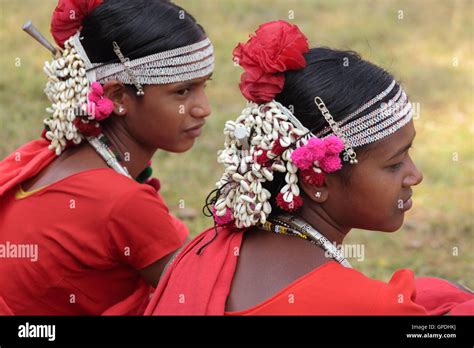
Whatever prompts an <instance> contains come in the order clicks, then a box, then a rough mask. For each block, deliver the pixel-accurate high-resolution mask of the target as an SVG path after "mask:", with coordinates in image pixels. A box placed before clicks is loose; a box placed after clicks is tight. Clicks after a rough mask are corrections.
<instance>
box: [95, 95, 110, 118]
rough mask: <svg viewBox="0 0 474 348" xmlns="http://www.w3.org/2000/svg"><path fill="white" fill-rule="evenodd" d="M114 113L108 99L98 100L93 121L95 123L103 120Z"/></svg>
mask: <svg viewBox="0 0 474 348" xmlns="http://www.w3.org/2000/svg"><path fill="white" fill-rule="evenodd" d="M112 111H114V103H113V101H112V100H110V99H108V98H103V99H100V100H99V101H98V102H97V103H96V108H95V119H96V120H97V121H102V120H105V119H106V118H107V117H109V116H110V114H111V113H112Z"/></svg>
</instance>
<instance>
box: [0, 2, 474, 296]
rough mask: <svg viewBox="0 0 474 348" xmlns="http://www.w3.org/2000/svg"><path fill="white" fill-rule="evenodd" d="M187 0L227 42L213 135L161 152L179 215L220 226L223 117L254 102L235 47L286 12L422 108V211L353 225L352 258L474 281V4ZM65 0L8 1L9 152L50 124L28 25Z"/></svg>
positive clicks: (3, 85)
mask: <svg viewBox="0 0 474 348" xmlns="http://www.w3.org/2000/svg"><path fill="white" fill-rule="evenodd" d="M131 1H133V0H131ZM176 3H178V4H179V5H181V6H183V7H184V8H185V9H187V10H188V11H189V12H190V13H191V14H193V15H194V16H195V17H196V18H197V20H198V22H199V23H200V24H202V25H203V26H204V28H205V29H206V31H207V32H208V34H209V36H210V38H211V39H212V41H213V44H214V46H215V49H216V71H215V73H214V80H213V81H212V82H211V83H209V86H208V95H209V98H210V102H211V104H212V107H213V113H212V116H211V118H210V119H209V122H208V124H207V125H206V128H205V131H204V133H203V135H202V136H201V138H199V139H198V141H197V143H196V145H195V146H194V148H193V149H192V150H191V151H189V152H187V153H185V154H170V153H166V152H161V151H159V152H157V153H156V155H155V158H154V166H155V168H154V169H155V173H158V176H159V178H160V179H161V181H162V190H161V193H162V194H163V196H164V197H165V199H166V201H167V202H168V204H169V205H170V207H171V209H172V210H173V211H174V212H175V213H177V214H179V213H180V208H179V204H180V203H181V205H183V203H184V206H185V207H186V208H191V209H196V210H198V215H197V217H195V218H194V219H191V220H188V221H187V223H188V225H189V227H190V230H191V231H192V233H193V234H195V233H198V232H200V231H202V230H203V229H204V228H206V227H208V226H209V225H210V223H211V221H210V220H209V219H208V218H205V217H204V216H202V215H201V214H200V208H201V207H202V204H203V201H204V198H205V197H206V195H207V194H208V192H209V191H210V190H212V189H213V188H214V183H215V182H216V181H217V180H218V178H219V177H220V174H221V171H222V168H221V167H220V166H219V165H218V164H217V163H216V151H217V150H218V149H219V148H221V147H222V144H223V135H222V128H223V125H224V122H225V120H228V119H235V118H236V117H237V116H238V115H239V112H240V110H241V109H242V108H243V106H244V104H245V101H244V99H243V97H242V96H241V94H240V92H239V89H238V81H239V76H240V73H241V69H240V68H239V67H235V66H234V64H233V62H232V60H231V52H232V49H233V48H234V47H235V45H236V44H237V42H242V41H245V40H246V39H247V37H248V34H249V33H251V32H253V31H254V30H255V29H256V28H257V26H258V25H259V24H260V23H263V22H265V21H270V20H275V19H285V20H289V21H291V22H294V23H296V24H298V25H299V26H300V27H301V29H302V31H303V32H304V33H306V35H307V36H308V38H309V40H310V43H311V46H319V45H324V46H330V47H334V48H344V49H353V50H356V51H358V52H359V53H360V54H361V55H362V56H363V58H365V59H367V60H370V61H372V62H374V63H376V64H378V65H381V66H383V67H384V68H386V69H388V70H389V71H391V72H392V73H393V74H394V75H395V76H396V78H397V79H398V80H400V81H402V82H403V84H404V87H405V89H406V91H407V93H408V94H409V96H410V98H411V99H412V101H413V102H416V103H419V104H420V111H421V113H420V116H419V118H417V119H416V120H415V127H416V129H417V134H418V135H417V139H416V141H415V144H414V148H413V149H412V150H411V153H412V156H413V159H414V160H415V162H416V163H417V165H418V166H419V167H420V169H421V170H422V171H423V173H424V181H423V183H422V184H421V185H420V186H417V187H414V207H413V208H412V209H411V210H410V211H408V212H407V213H406V219H405V224H404V226H403V228H401V229H400V231H398V232H396V233H393V234H385V233H377V232H374V231H360V230H353V231H352V232H351V234H350V236H349V237H348V239H347V242H348V243H364V245H365V260H364V262H357V261H355V260H353V264H354V266H355V267H356V268H358V269H360V270H361V271H363V272H365V273H366V274H367V275H369V276H371V277H375V278H378V279H382V280H385V281H387V280H389V279H390V276H391V274H392V273H393V272H394V271H395V270H396V269H398V268H411V269H413V270H414V271H415V273H416V274H417V275H433V276H440V277H445V278H448V279H451V280H454V281H457V282H459V283H461V284H464V285H467V286H469V287H471V288H473V287H474V276H473V274H474V252H473V251H474V248H473V240H474V237H473V235H474V233H473V180H472V178H473V163H474V162H473V153H474V151H473V140H472V139H473V132H474V124H473V119H472V115H473V84H474V74H473V4H474V2H473V1H472V0H466V1H462V0H460V1H442V0H422V1H416V2H414V1H366V0H363V1H355V0H351V1H347V0H346V1H342V0H337V1H329V0H324V1H319V0H293V1H284V0H273V1H270V0H260V1H258V2H256V1H250V0H199V1H198V0H177V1H176ZM55 4H56V2H55V1H53V0H21V1H16V0H0V5H1V6H0V11H1V13H0V42H1V47H0V66H1V67H2V71H1V73H0V92H1V93H0V139H1V143H0V158H3V157H5V156H6V155H7V154H8V153H10V152H11V151H13V150H14V149H15V148H17V147H18V146H20V145H21V144H23V143H25V142H27V141H29V140H31V139H35V138H38V136H39V134H40V132H41V129H42V119H43V118H44V117H45V112H44V109H45V107H46V106H47V105H48V103H47V98H46V96H44V94H43V92H42V90H43V87H44V84H45V82H46V77H45V75H44V73H43V71H42V65H43V63H44V61H45V60H47V59H49V58H50V57H49V54H48V52H47V51H46V50H45V49H44V48H42V47H41V46H39V44H37V43H36V42H34V41H33V40H32V39H31V38H30V37H29V36H28V35H26V34H25V33H23V32H22V30H21V25H22V24H23V23H24V22H25V21H26V20H27V19H32V20H33V22H34V23H35V24H36V26H37V27H38V28H39V29H40V30H41V31H42V32H43V33H45V34H47V36H48V38H49V37H50V35H49V32H48V30H49V21H50V17H51V13H52V10H53V8H54V6H55ZM289 16H294V19H289ZM400 17H403V18H400ZM456 159H457V160H456ZM453 248H457V250H458V254H457V255H453V254H455V253H454V252H453V251H454V250H455V249H453Z"/></svg>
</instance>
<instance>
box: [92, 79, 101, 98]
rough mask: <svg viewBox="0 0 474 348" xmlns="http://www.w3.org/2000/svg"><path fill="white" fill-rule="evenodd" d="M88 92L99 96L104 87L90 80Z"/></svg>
mask: <svg viewBox="0 0 474 348" xmlns="http://www.w3.org/2000/svg"><path fill="white" fill-rule="evenodd" d="M90 92H91V93H95V94H97V95H98V96H99V97H100V96H102V95H103V94H104V88H103V87H102V85H101V84H100V83H99V82H92V83H91V87H90Z"/></svg>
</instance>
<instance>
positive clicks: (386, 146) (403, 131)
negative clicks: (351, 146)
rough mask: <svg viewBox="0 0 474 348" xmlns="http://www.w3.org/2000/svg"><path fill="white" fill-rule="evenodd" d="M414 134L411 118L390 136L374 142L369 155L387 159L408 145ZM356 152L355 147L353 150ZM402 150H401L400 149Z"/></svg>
mask: <svg viewBox="0 0 474 348" xmlns="http://www.w3.org/2000/svg"><path fill="white" fill-rule="evenodd" d="M415 135H416V130H415V126H414V123H413V120H410V122H408V123H407V124H406V125H405V126H403V127H402V128H400V129H399V130H397V131H396V132H395V133H393V134H391V135H390V136H388V137H386V138H384V139H382V140H380V141H378V142H377V143H374V144H373V145H374V146H373V147H372V149H371V156H370V157H376V158H378V159H385V160H389V159H390V157H392V156H394V155H395V154H397V152H399V151H401V150H403V149H404V148H406V147H408V146H409V145H410V144H411V142H412V141H413V139H414V137H415ZM355 151H356V153H357V149H356V150H355ZM402 152H403V151H402Z"/></svg>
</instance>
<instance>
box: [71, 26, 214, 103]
mask: <svg viewBox="0 0 474 348" xmlns="http://www.w3.org/2000/svg"><path fill="white" fill-rule="evenodd" d="M72 42H73V44H74V47H75V48H76V50H77V51H78V53H79V55H80V56H81V57H82V58H83V60H84V63H85V68H86V74H87V77H88V78H89V80H90V81H97V82H100V83H105V82H107V81H109V80H119V81H122V82H123V83H127V84H134V85H135V86H136V87H137V90H138V91H139V92H140V93H139V94H138V93H137V94H138V95H143V88H142V86H141V85H142V84H145V85H149V84H167V83H175V82H183V81H188V80H192V79H196V78H199V77H204V76H206V75H209V74H210V73H212V71H213V70H214V48H213V46H212V43H211V41H210V40H209V38H205V39H204V40H202V41H199V42H197V43H194V44H192V45H188V46H183V47H178V48H175V49H172V50H169V51H164V52H159V53H154V54H151V55H148V56H145V57H141V58H137V59H133V60H130V59H128V58H125V57H124V55H123V54H122V52H121V50H120V47H119V45H118V44H117V43H116V42H115V41H114V42H113V47H114V52H115V54H116V55H117V56H118V57H119V59H120V63H111V64H105V63H91V62H90V60H89V58H88V57H87V54H86V52H85V50H84V48H83V46H82V44H81V39H80V32H77V33H76V34H75V35H74V36H73V37H72Z"/></svg>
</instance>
